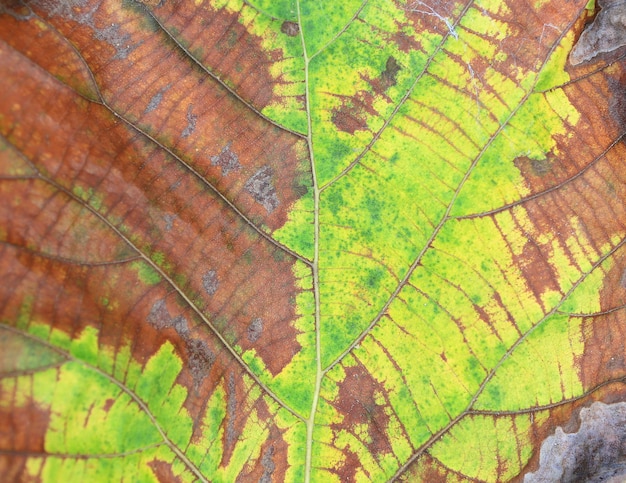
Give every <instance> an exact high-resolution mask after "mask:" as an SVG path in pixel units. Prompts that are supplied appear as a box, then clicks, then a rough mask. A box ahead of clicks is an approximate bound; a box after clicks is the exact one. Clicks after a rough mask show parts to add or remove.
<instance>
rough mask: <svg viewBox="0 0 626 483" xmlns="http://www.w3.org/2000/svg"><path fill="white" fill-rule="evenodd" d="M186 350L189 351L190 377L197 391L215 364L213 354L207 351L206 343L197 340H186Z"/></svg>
mask: <svg viewBox="0 0 626 483" xmlns="http://www.w3.org/2000/svg"><path fill="white" fill-rule="evenodd" d="M187 350H188V351H189V369H190V371H191V377H193V384H194V386H195V387H196V389H197V388H198V387H199V386H200V385H201V384H202V381H203V380H204V378H205V377H206V376H207V375H208V374H209V371H210V370H211V367H212V366H213V363H214V362H215V354H213V351H211V349H209V346H208V345H207V343H206V342H204V341H203V340H199V339H188V340H187Z"/></svg>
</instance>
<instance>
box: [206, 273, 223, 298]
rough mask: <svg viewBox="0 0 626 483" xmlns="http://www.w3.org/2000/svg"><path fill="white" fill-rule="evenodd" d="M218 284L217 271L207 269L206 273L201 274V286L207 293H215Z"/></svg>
mask: <svg viewBox="0 0 626 483" xmlns="http://www.w3.org/2000/svg"><path fill="white" fill-rule="evenodd" d="M219 285H220V282H219V280H218V279H217V272H216V271H215V270H209V271H208V272H207V273H205V274H204V275H202V286H203V287H204V290H205V291H206V293H208V294H209V295H215V292H217V289H218V287H219Z"/></svg>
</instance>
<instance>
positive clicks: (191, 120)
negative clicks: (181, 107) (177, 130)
mask: <svg viewBox="0 0 626 483" xmlns="http://www.w3.org/2000/svg"><path fill="white" fill-rule="evenodd" d="M197 120H198V116H196V115H195V114H194V113H193V104H189V107H187V127H185V129H183V132H182V134H181V136H182V137H184V138H186V137H189V136H190V135H191V134H192V133H193V132H194V131H195V130H196V121H197Z"/></svg>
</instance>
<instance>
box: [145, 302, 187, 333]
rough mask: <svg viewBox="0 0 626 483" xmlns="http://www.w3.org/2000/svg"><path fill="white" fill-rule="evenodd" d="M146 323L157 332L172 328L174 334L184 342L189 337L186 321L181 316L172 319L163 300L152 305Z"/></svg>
mask: <svg viewBox="0 0 626 483" xmlns="http://www.w3.org/2000/svg"><path fill="white" fill-rule="evenodd" d="M148 322H149V323H150V324H151V325H153V326H154V327H155V328H157V329H159V330H163V329H169V328H172V327H173V328H174V330H175V331H176V333H177V334H178V335H180V336H181V337H182V338H183V339H185V340H186V339H187V338H188V337H189V327H188V324H187V319H186V318H185V317H183V316H182V315H178V316H176V317H173V318H172V316H171V315H170V313H169V311H168V310H167V306H166V305H165V300H157V301H156V302H155V303H154V305H153V306H152V309H150V313H149V314H148Z"/></svg>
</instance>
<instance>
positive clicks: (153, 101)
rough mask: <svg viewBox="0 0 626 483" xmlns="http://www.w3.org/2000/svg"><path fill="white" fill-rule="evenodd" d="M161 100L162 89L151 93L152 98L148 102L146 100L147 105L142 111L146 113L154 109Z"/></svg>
mask: <svg viewBox="0 0 626 483" xmlns="http://www.w3.org/2000/svg"><path fill="white" fill-rule="evenodd" d="M162 100H163V91H159V92H157V93H156V94H155V95H153V96H152V99H150V102H148V105H147V106H146V110H145V111H143V112H144V114H148V113H149V112H152V111H154V110H155V109H156V108H157V107H159V104H161V101H162Z"/></svg>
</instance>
